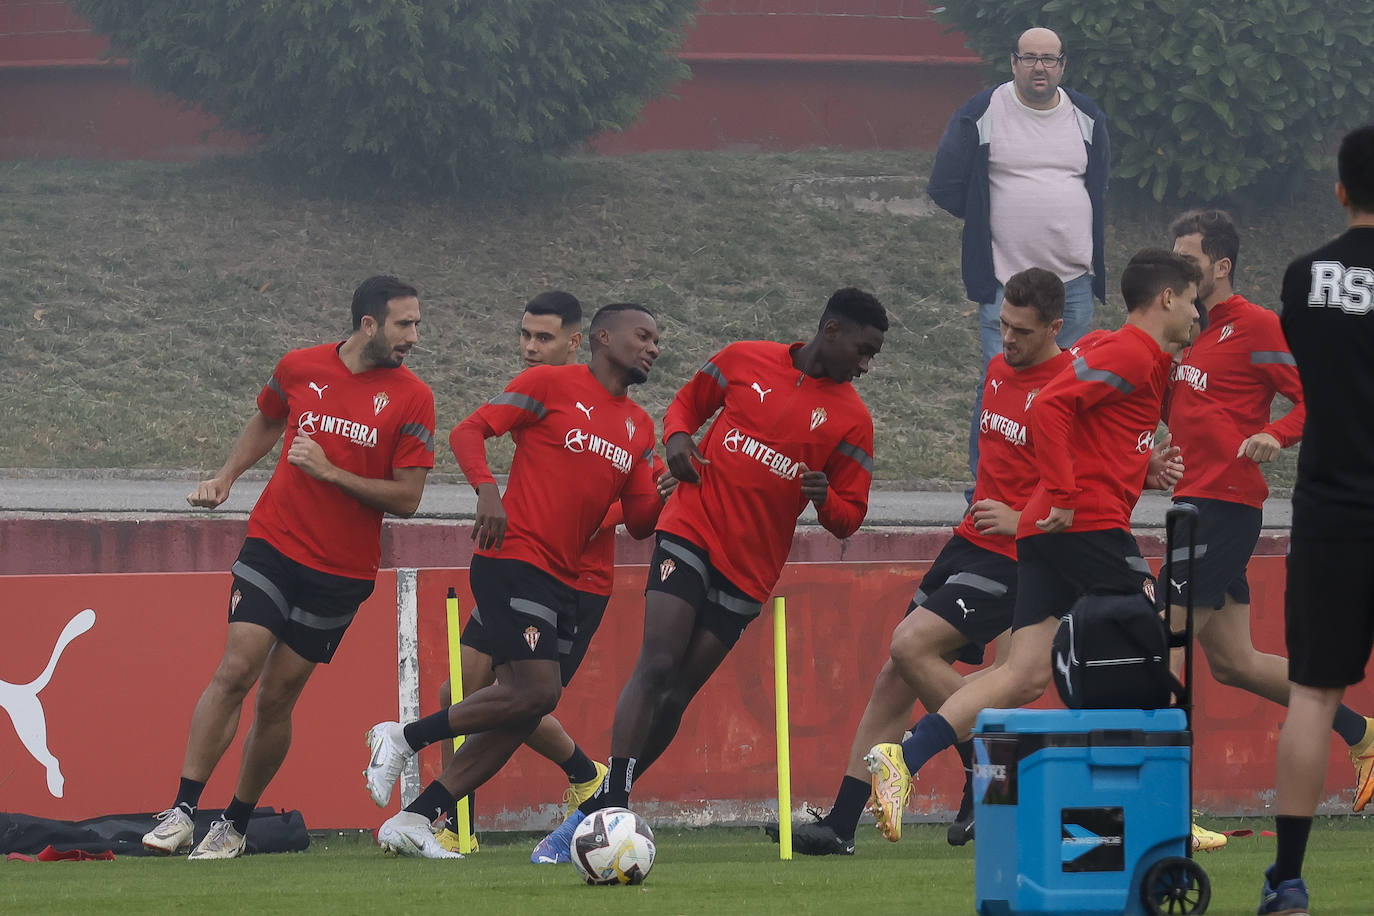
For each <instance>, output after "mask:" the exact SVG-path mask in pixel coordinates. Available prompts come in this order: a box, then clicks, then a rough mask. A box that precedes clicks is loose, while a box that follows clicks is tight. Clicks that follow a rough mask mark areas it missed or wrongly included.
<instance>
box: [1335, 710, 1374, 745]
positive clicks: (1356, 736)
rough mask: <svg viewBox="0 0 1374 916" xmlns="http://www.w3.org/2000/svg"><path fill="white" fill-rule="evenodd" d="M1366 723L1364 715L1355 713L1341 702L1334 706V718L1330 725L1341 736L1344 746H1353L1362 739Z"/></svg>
mask: <svg viewBox="0 0 1374 916" xmlns="http://www.w3.org/2000/svg"><path fill="white" fill-rule="evenodd" d="M1367 726H1368V723H1367V722H1366V721H1365V718H1364V716H1362V715H1360V714H1359V713H1357V712H1356V711H1355V710H1353V709H1351V708H1350V707H1349V706H1346V705H1345V704H1344V703H1342V704H1341V705H1340V706H1337V707H1336V719H1335V721H1334V722H1332V723H1331V727H1332V728H1333V729H1334V730H1335V732H1336V734H1338V735H1340V736H1341V740H1342V741H1344V742H1345V745H1346V747H1354V746H1355V745H1357V744H1359V743H1360V742H1361V741H1363V740H1364V733H1365V729H1366V727H1367Z"/></svg>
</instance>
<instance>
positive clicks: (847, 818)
mask: <svg viewBox="0 0 1374 916" xmlns="http://www.w3.org/2000/svg"><path fill="white" fill-rule="evenodd" d="M1063 315H1064V283H1063V281H1061V280H1060V279H1059V278H1058V277H1057V276H1055V275H1054V274H1053V273H1051V272H1050V271H1048V270H1042V269H1040V268H1038V267H1032V268H1030V269H1029V270H1023V271H1021V272H1020V273H1017V274H1013V275H1012V276H1011V277H1010V278H1008V280H1007V283H1006V289H1005V294H1004V297H1003V300H1002V305H1001V323H1002V353H1001V354H1000V355H998V356H995V357H993V359H992V362H990V363H989V364H988V370H987V379H986V382H985V383H984V386H983V397H982V405H983V406H982V416H981V418H980V423H979V430H980V432H979V444H978V475H977V486H976V487H975V490H974V494H973V503H972V506H971V508H970V511H969V513H968V514H967V515H966V516H964V520H963V522H962V523H961V524H960V525H959V526H958V527H957V528H955V529H954V536H953V537H951V538H950V539H949V543H947V544H946V545H945V547H944V549H943V550H941V551H940V555H939V556H938V557H937V558H936V559H935V562H934V564H932V565H931V567H930V571H929V572H927V573H926V575H925V577H924V578H923V579H922V580H921V583H920V585H919V587H917V589H916V594H915V597H913V598H912V599H911V605H910V606H909V607H908V608H907V616H906V618H905V619H903V620H902V622H901V623H900V624H898V626H897V629H896V630H895V631H894V632H893V634H892V651H891V657H890V658H888V659H887V660H886V662H885V663H884V664H883V667H882V670H881V671H879V672H878V677H877V679H876V680H875V681H874V683H873V692H872V694H871V695H870V697H869V700H868V706H867V707H866V708H865V709H864V714H863V718H862V719H860V720H859V727H858V729H857V730H856V731H855V733H854V740H853V742H852V744H851V747H850V751H849V761H848V765H847V767H846V769H845V774H844V777H843V779H842V780H841V782H840V788H839V791H838V792H837V793H836V795H835V804H834V805H833V806H832V807H831V809H830V812H829V813H828V814H826V815H825V816H824V817H822V818H820V819H819V820H818V821H813V822H810V823H803V824H798V825H797V826H796V827H795V828H794V829H793V831H792V848H793V849H794V850H796V851H797V852H799V853H801V854H803V855H832V854H833V855H853V854H854V833H855V829H856V827H857V826H858V823H859V817H860V816H861V815H862V814H863V811H864V808H866V807H867V806H868V801H869V796H870V794H871V792H872V789H871V787H870V785H869V779H870V776H869V770H868V765H867V763H866V762H865V759H864V757H865V755H866V754H867V753H868V752H869V750H870V749H871V748H872V747H873V746H874V745H877V744H883V743H893V742H896V741H899V740H901V735H902V732H903V731H904V730H905V729H906V726H907V723H908V722H910V721H911V720H910V719H909V718H908V716H910V715H911V709H912V706H913V705H914V704H915V703H916V702H917V701H918V700H919V701H920V703H921V705H922V706H924V707H925V708H926V709H928V710H935V709H939V708H940V707H941V706H942V705H943V704H944V702H945V700H946V699H948V698H949V695H950V694H951V693H953V692H954V691H955V690H957V689H958V687H959V685H960V684H961V683H962V676H961V675H960V674H959V672H958V671H956V670H955V669H954V662H955V661H962V662H966V663H968V664H973V665H978V664H981V663H982V661H983V650H984V648H985V647H986V646H987V644H988V643H990V642H992V640H994V639H996V638H997V636H998V635H999V634H1001V633H1002V632H1003V631H1005V630H1006V629H1007V628H1008V627H1010V626H1011V612H1012V607H1013V606H1014V604H1015V601H1016V521H1017V518H1018V517H1019V516H1020V513H1021V508H1022V507H1023V506H1025V504H1026V500H1027V499H1028V498H1030V494H1031V490H1033V489H1034V488H1035V483H1036V481H1037V480H1039V476H1038V474H1037V473H1036V470H1035V462H1034V461H1033V460H1032V453H1031V446H1032V443H1031V440H1030V432H1029V428H1028V426H1027V420H1026V415H1027V413H1028V412H1029V411H1030V406H1031V403H1032V402H1033V401H1034V400H1035V396H1036V395H1037V394H1038V393H1039V391H1040V389H1041V388H1042V387H1044V386H1045V384H1046V383H1047V382H1049V380H1050V379H1052V378H1054V376H1055V375H1057V374H1058V373H1059V372H1060V370H1062V369H1063V368H1064V367H1065V366H1066V365H1068V363H1069V362H1070V361H1071V360H1072V357H1071V356H1070V355H1069V353H1068V352H1067V351H1065V350H1061V349H1059V344H1058V343H1056V342H1055V338H1056V336H1057V335H1058V334H1059V331H1060V329H1061V326H1062V324H1063ZM999 655H1005V652H1002V653H999ZM958 750H959V753H960V756H961V757H965V755H966V754H967V755H968V756H967V757H966V759H965V760H964V766H965V793H964V800H963V804H962V805H961V807H960V811H959V814H958V816H957V817H956V818H955V823H954V824H953V825H951V827H950V829H949V832H948V836H949V841H950V842H951V843H952V844H954V845H959V846H962V845H963V844H964V843H967V842H968V840H969V839H970V838H971V836H972V831H973V795H972V787H971V785H970V777H971V767H972V765H973V763H972V742H971V741H962V742H960V743H959V745H958ZM875 815H876V816H877V817H878V820H879V824H880V826H882V827H883V830H884V833H885V834H886V835H887V837H888V839H891V840H894V841H895V840H896V839H897V838H898V837H899V836H900V833H901V812H900V811H897V812H895V813H894V812H882V811H878V812H875ZM884 825H886V826H884ZM769 832H770V834H772V830H771V829H770V830H769Z"/></svg>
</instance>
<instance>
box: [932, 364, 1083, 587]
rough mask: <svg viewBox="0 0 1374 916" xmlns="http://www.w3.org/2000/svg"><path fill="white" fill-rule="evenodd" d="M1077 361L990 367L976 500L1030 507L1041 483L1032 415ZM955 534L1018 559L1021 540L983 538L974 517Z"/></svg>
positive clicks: (985, 388)
mask: <svg viewBox="0 0 1374 916" xmlns="http://www.w3.org/2000/svg"><path fill="white" fill-rule="evenodd" d="M1071 362H1073V355H1072V354H1071V353H1069V351H1068V350H1061V351H1060V352H1059V354H1058V355H1056V356H1055V357H1053V358H1052V359H1047V360H1045V362H1043V363H1041V364H1040V365H1038V366H1031V367H1030V368H1028V369H1021V370H1019V371H1018V370H1016V369H1013V368H1012V367H1011V366H1008V365H1007V361H1006V359H1005V358H1004V357H1003V356H1002V355H1001V354H998V355H997V356H994V357H993V358H992V362H990V363H988V373H987V381H986V382H984V384H983V413H982V415H981V416H980V417H979V419H978V481H977V483H976V484H975V486H974V488H973V502H975V503H976V502H978V500H980V499H995V500H997V501H998V502H1000V503H1004V504H1006V505H1008V506H1010V507H1011V508H1013V509H1016V510H1017V511H1020V510H1021V509H1023V508H1025V505H1026V500H1028V499H1030V495H1031V492H1032V491H1033V490H1034V489H1035V484H1036V483H1037V482H1038V481H1039V480H1040V472H1039V471H1037V470H1036V468H1035V452H1034V450H1033V448H1032V445H1031V439H1030V431H1029V429H1028V428H1027V427H1026V415H1027V414H1028V413H1029V412H1030V407H1031V403H1032V402H1033V401H1034V400H1035V396H1036V395H1038V394H1039V393H1040V389H1041V387H1043V386H1044V385H1045V384H1046V383H1047V382H1049V380H1050V379H1052V378H1054V377H1055V376H1056V375H1058V374H1059V373H1060V372H1061V371H1063V370H1064V368H1065V367H1066V366H1068V365H1069V364H1070V363H1071ZM954 533H955V534H957V535H959V536H960V537H962V538H964V539H965V540H968V541H971V542H972V543H974V544H977V545H978V546H979V547H982V548H984V549H986V550H991V551H993V552H994V553H1000V554H1002V555H1003V556H1006V557H1010V558H1011V559H1013V560H1015V559H1016V537H1015V536H1014V535H1009V534H983V533H982V532H980V531H979V530H978V529H977V528H975V527H974V525H973V515H972V513H970V514H968V515H965V516H964V520H963V522H961V523H960V524H959V526H958V527H957V528H955V529H954Z"/></svg>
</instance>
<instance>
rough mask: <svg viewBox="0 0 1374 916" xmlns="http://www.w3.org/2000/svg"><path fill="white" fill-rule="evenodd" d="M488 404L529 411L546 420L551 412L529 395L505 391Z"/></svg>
mask: <svg viewBox="0 0 1374 916" xmlns="http://www.w3.org/2000/svg"><path fill="white" fill-rule="evenodd" d="M487 403H489V404H495V405H497V406H498V407H499V406H505V407H518V408H520V409H521V410H528V411H529V412H530V413H532V414H534V415H535V416H536V417H538V418H539V419H541V420H542V419H544V417H545V416H547V415H548V413H549V411H548V408H546V407H545V406H544V405H543V404H541V403H539V402H538V401H536V400H535V399H534V398H532V397H530V396H529V395H527V394H518V393H516V392H514V391H503V392H501V393H500V394H498V395H497V396H496V397H494V398H492V399H491V400H490V401H488V402H487Z"/></svg>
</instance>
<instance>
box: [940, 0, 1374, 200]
mask: <svg viewBox="0 0 1374 916" xmlns="http://www.w3.org/2000/svg"><path fill="white" fill-rule="evenodd" d="M940 17H941V19H942V21H944V22H946V23H949V24H951V25H954V26H957V27H958V28H959V29H961V30H962V31H963V32H964V34H966V35H967V36H968V39H969V46H970V47H972V48H973V49H974V50H975V51H977V52H978V53H979V54H980V55H982V56H983V57H984V59H986V60H987V61H988V62H989V64H990V65H993V66H995V67H996V68H997V70H998V71H999V72H1000V73H1001V74H1002V75H1003V78H1009V75H1010V73H1009V67H1008V54H1009V53H1010V52H1011V50H1012V47H1013V42H1014V41H1015V40H1016V36H1017V35H1019V34H1020V33H1021V32H1022V31H1024V30H1025V29H1027V28H1030V27H1031V26H1037V25H1038V26H1045V27H1046V28H1051V29H1054V30H1055V31H1056V32H1058V33H1059V35H1060V36H1061V37H1062V38H1063V39H1064V45H1065V48H1066V50H1067V52H1068V55H1069V63H1068V70H1067V72H1066V73H1065V76H1064V85H1065V86H1068V87H1072V88H1074V89H1078V90H1080V91H1082V92H1085V93H1087V94H1088V95H1089V96H1091V97H1092V98H1094V99H1095V100H1096V101H1097V102H1098V104H1100V105H1101V106H1102V107H1103V109H1104V110H1105V111H1106V112H1107V116H1108V121H1109V124H1110V127H1111V133H1112V154H1113V156H1112V158H1113V164H1112V174H1113V177H1114V178H1118V179H1127V180H1130V181H1133V182H1136V183H1138V184H1139V186H1140V187H1141V188H1145V189H1147V190H1148V191H1149V193H1150V194H1151V195H1153V196H1154V198H1155V199H1156V200H1162V199H1163V198H1164V197H1165V196H1166V195H1168V196H1175V197H1185V198H1191V199H1206V200H1211V199H1214V198H1217V197H1220V196H1222V195H1224V194H1226V193H1229V192H1232V191H1236V190H1239V189H1243V188H1251V187H1254V186H1256V185H1260V184H1265V183H1277V182H1285V181H1287V180H1289V179H1291V178H1292V177H1293V176H1294V174H1295V173H1297V172H1300V171H1303V170H1307V169H1313V168H1317V167H1319V166H1321V167H1329V161H1330V153H1329V150H1327V149H1326V144H1327V143H1328V141H1329V140H1330V139H1331V138H1332V136H1333V134H1336V133H1339V132H1340V131H1342V130H1344V129H1348V128H1350V127H1354V126H1357V125H1359V124H1363V123H1367V122H1368V121H1370V120H1374V0H1326V2H1317V0H1211V2H1206V3H1198V2H1195V0H1049V2H1045V0H997V2H988V0H944V11H943V12H942V13H941V14H940Z"/></svg>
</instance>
